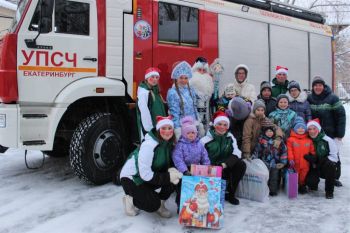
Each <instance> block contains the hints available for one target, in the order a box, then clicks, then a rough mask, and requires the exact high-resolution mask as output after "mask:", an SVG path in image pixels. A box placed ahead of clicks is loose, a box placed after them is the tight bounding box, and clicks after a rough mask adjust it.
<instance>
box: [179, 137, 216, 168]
mask: <svg viewBox="0 0 350 233" xmlns="http://www.w3.org/2000/svg"><path fill="white" fill-rule="evenodd" d="M172 158H173V162H174V165H175V167H176V168H177V170H179V171H180V172H182V173H184V172H186V171H187V170H188V169H187V168H188V167H190V166H191V164H201V165H210V160H209V157H208V152H207V150H206V149H205V148H204V146H203V144H202V143H200V141H199V138H198V137H197V138H196V139H195V140H194V141H193V142H191V141H189V140H188V139H186V138H184V137H182V136H181V137H180V139H179V141H178V142H177V144H176V146H175V149H174V151H173V155H172Z"/></svg>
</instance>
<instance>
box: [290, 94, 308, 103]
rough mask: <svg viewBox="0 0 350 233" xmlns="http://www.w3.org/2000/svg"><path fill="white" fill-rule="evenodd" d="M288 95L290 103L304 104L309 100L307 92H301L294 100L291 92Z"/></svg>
mask: <svg viewBox="0 0 350 233" xmlns="http://www.w3.org/2000/svg"><path fill="white" fill-rule="evenodd" d="M286 95H287V96H288V99H289V102H293V101H297V102H299V103H304V102H305V101H306V100H307V94H306V92H305V91H301V92H300V94H299V96H298V97H297V98H293V97H292V96H291V95H290V93H289V91H287V93H286Z"/></svg>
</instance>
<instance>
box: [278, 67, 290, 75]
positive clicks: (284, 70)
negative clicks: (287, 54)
mask: <svg viewBox="0 0 350 233" xmlns="http://www.w3.org/2000/svg"><path fill="white" fill-rule="evenodd" d="M278 74H286V75H288V68H287V67H284V66H276V75H278Z"/></svg>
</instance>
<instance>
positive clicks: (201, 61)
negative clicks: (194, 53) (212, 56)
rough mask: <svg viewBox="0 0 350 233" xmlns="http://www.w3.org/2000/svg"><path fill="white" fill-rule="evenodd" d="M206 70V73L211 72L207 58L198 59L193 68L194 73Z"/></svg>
mask: <svg viewBox="0 0 350 233" xmlns="http://www.w3.org/2000/svg"><path fill="white" fill-rule="evenodd" d="M199 68H201V69H205V71H206V72H207V73H208V72H209V64H208V60H207V59H206V58H205V57H198V58H197V59H196V61H195V63H194V65H193V66H192V72H195V71H197V69H199Z"/></svg>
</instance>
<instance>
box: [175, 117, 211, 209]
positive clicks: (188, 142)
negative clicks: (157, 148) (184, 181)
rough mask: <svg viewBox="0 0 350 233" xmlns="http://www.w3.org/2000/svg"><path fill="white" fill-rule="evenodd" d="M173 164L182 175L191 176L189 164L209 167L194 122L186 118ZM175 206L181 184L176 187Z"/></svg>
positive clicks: (182, 123)
mask: <svg viewBox="0 0 350 233" xmlns="http://www.w3.org/2000/svg"><path fill="white" fill-rule="evenodd" d="M172 158H173V162H174V165H175V167H176V169H178V170H179V171H180V172H182V173H183V174H184V175H191V173H190V171H189V169H190V167H191V164H200V165H210V160H209V157H208V152H207V150H206V149H205V147H204V146H203V144H202V143H200V142H199V137H198V131H197V127H196V124H195V120H194V119H193V118H192V117H191V116H186V117H184V118H182V120H181V136H180V139H179V141H178V142H177V144H176V146H175V149H174V150H173V154H172ZM176 191H177V194H176V200H175V201H176V204H177V205H178V206H179V204H180V194H181V182H179V184H178V186H177V189H176Z"/></svg>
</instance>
